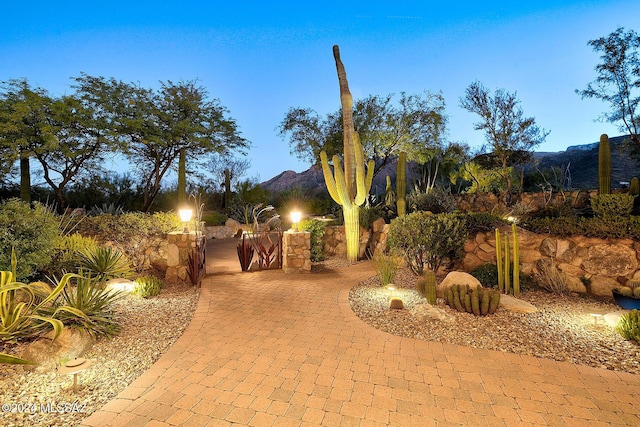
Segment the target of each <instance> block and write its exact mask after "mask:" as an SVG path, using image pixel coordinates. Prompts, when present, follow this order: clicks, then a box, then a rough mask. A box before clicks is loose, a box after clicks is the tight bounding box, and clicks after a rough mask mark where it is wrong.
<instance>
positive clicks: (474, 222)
mask: <svg viewBox="0 0 640 427" xmlns="http://www.w3.org/2000/svg"><path fill="white" fill-rule="evenodd" d="M461 217H462V218H464V220H465V222H466V223H467V230H468V233H469V235H470V236H475V235H476V234H477V233H486V232H488V231H493V230H495V229H496V228H498V227H500V226H502V225H505V224H507V221H505V220H504V219H502V217H500V216H498V215H494V214H492V213H489V212H469V213H466V214H461Z"/></svg>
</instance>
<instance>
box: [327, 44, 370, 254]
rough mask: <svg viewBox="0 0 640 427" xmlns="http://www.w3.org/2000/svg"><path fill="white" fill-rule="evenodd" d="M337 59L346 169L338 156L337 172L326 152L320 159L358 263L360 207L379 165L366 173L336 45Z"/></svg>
mask: <svg viewBox="0 0 640 427" xmlns="http://www.w3.org/2000/svg"><path fill="white" fill-rule="evenodd" d="M333 57H334V58H335V61H336V70H337V72H338V82H339V84H340V102H341V104H342V122H343V133H344V170H343V169H342V167H341V165H340V158H339V157H338V156H333V173H332V171H331V167H330V166H329V160H328V158H327V153H326V152H324V151H322V152H321V153H320V160H321V163H322V173H323V175H324V180H325V182H326V184H327V190H328V191H329V194H330V195H331V198H332V199H333V200H335V201H336V203H338V204H339V205H341V206H342V214H343V216H344V229H345V237H346V240H347V260H348V261H351V262H355V261H357V260H358V255H359V252H360V205H362V204H363V203H364V201H365V200H366V198H367V195H368V194H369V190H370V189H371V181H372V179H373V169H374V166H375V165H374V163H373V160H370V161H369V163H368V165H367V168H366V171H365V164H364V152H363V150H362V144H360V137H359V136H358V133H357V132H356V131H355V128H354V125H353V98H352V97H351V92H350V91H349V83H348V82H347V73H346V71H345V69H344V65H343V64H342V60H341V59H340V49H339V48H338V46H337V45H335V46H333Z"/></svg>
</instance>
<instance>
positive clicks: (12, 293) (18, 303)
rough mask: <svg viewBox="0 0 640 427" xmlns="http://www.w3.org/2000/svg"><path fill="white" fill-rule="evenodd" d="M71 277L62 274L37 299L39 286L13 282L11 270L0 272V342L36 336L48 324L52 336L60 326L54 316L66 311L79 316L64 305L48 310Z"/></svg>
mask: <svg viewBox="0 0 640 427" xmlns="http://www.w3.org/2000/svg"><path fill="white" fill-rule="evenodd" d="M74 276H76V275H75V274H73V273H67V274H65V275H64V276H63V277H62V278H61V279H60V281H59V282H57V284H56V286H55V287H54V289H52V290H51V292H50V293H49V295H47V296H46V297H44V298H42V299H41V300H39V298H38V294H39V292H38V290H39V289H40V288H37V289H36V287H34V286H32V285H31V284H26V283H21V282H16V281H15V280H14V278H15V276H14V274H13V272H11V271H0V341H7V342H12V343H15V342H17V341H18V339H21V338H27V337H34V336H37V335H40V334H41V333H43V332H44V331H46V330H48V329H49V328H50V327H51V328H53V331H54V339H55V338H57V337H58V335H60V333H61V332H62V329H63V328H64V325H63V323H62V322H61V321H60V320H59V319H57V318H56V316H57V315H59V314H60V313H63V312H70V313H74V314H75V315H77V316H83V315H84V314H83V313H82V312H80V311H77V310H76V309H75V308H73V307H68V306H64V305H60V306H58V307H56V308H55V309H51V306H52V305H53V302H54V300H55V299H56V298H57V297H58V295H60V293H62V291H63V290H64V288H65V286H66V285H67V283H68V282H69V280H70V279H71V278H72V277H74Z"/></svg>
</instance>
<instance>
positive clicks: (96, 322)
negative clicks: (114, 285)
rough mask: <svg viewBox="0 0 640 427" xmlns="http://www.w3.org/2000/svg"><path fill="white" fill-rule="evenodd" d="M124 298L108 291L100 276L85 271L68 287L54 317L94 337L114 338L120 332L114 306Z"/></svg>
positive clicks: (74, 277) (119, 294) (58, 302)
mask: <svg viewBox="0 0 640 427" xmlns="http://www.w3.org/2000/svg"><path fill="white" fill-rule="evenodd" d="M121 297H122V292H115V291H108V290H104V289H103V288H102V283H101V281H100V280H99V279H98V278H97V277H94V276H92V275H90V274H86V273H84V272H82V271H81V272H80V274H77V275H73V277H72V278H71V280H70V281H69V283H68V284H67V285H66V286H65V288H64V290H63V292H62V293H61V294H60V298H59V299H58V300H57V301H56V304H55V305H54V306H53V309H54V310H55V311H54V312H53V313H52V316H53V317H55V318H57V319H59V320H60V321H61V322H62V323H63V324H64V325H65V326H68V327H71V328H79V329H82V330H84V331H86V332H87V333H88V334H89V335H91V336H92V337H94V338H95V337H99V336H106V337H111V336H113V335H116V334H117V333H118V332H119V331H120V325H119V324H118V322H117V320H116V316H115V313H114V311H113V304H114V303H115V302H116V301H118V300H119V299H120V298H121ZM69 307H71V308H73V310H71V309H69Z"/></svg>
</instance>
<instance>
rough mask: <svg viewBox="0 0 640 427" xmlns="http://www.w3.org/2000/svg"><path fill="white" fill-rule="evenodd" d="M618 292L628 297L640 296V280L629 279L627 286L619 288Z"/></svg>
mask: <svg viewBox="0 0 640 427" xmlns="http://www.w3.org/2000/svg"><path fill="white" fill-rule="evenodd" d="M618 292H619V293H620V294H622V295H624V296H626V297H633V298H640V280H638V279H631V280H629V281H628V282H627V284H626V286H621V287H619V288H618Z"/></svg>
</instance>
